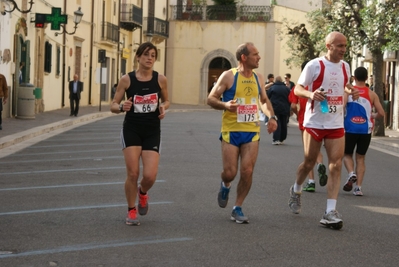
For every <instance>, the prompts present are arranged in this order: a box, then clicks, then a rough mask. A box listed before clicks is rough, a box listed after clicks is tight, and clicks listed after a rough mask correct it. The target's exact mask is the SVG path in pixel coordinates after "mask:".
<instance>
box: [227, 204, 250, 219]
mask: <svg viewBox="0 0 399 267" xmlns="http://www.w3.org/2000/svg"><path fill="white" fill-rule="evenodd" d="M230 220H232V221H236V223H249V220H248V217H247V216H244V213H242V210H241V207H235V208H234V209H233V211H232V212H231V218H230Z"/></svg>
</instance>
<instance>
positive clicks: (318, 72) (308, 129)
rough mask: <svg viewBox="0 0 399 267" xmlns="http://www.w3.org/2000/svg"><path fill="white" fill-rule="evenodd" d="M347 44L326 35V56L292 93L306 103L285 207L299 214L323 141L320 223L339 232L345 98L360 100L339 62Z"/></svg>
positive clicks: (343, 39) (314, 63) (311, 65)
mask: <svg viewBox="0 0 399 267" xmlns="http://www.w3.org/2000/svg"><path fill="white" fill-rule="evenodd" d="M346 42H347V40H346V37H345V36H344V35H343V34H342V33H340V32H331V33H330V34H328V35H327V37H326V48H327V54H326V55H325V56H323V57H320V58H316V59H313V60H311V61H310V62H309V63H308V64H306V66H305V68H304V70H303V71H302V73H301V75H300V77H299V80H298V84H297V85H296V86H295V89H294V90H295V91H294V93H295V95H297V96H299V97H305V98H307V99H308V101H307V103H306V109H305V117H304V123H303V125H304V127H305V131H304V133H303V143H304V158H305V159H304V161H303V162H302V163H301V164H300V165H299V166H298V169H297V172H296V173H297V176H296V180H295V183H294V185H293V186H291V188H290V199H289V202H288V205H289V207H290V209H291V211H292V212H293V213H296V214H298V213H300V211H301V194H302V184H303V182H304V181H305V180H306V176H307V175H308V174H309V171H310V170H311V169H312V168H313V167H314V165H315V163H316V159H317V156H318V154H319V152H320V147H321V145H322V142H323V140H324V144H325V148H326V151H327V157H328V166H329V174H330V175H329V177H328V182H327V207H326V210H325V213H324V214H323V216H322V219H321V220H320V223H321V224H323V225H326V226H329V227H333V228H334V229H341V228H342V226H343V222H342V216H341V214H339V213H338V211H337V210H336V205H337V199H338V193H339V188H340V182H341V168H342V157H343V156H344V148H345V132H344V95H345V93H347V94H350V95H353V99H355V100H356V99H358V98H359V91H358V90H357V89H355V88H354V87H353V86H352V85H351V84H350V83H349V78H350V76H351V75H350V67H349V64H348V63H347V62H345V61H343V60H342V59H343V57H344V54H345V52H346ZM306 87H307V89H306ZM321 88H324V91H323V90H320V89H321ZM323 100H327V102H328V112H327V113H324V112H322V110H321V104H320V103H321V101H323Z"/></svg>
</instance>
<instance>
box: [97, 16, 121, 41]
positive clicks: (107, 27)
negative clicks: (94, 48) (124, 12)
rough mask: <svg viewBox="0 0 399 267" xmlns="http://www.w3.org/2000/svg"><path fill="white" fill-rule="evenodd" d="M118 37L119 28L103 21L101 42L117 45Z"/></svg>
mask: <svg viewBox="0 0 399 267" xmlns="http://www.w3.org/2000/svg"><path fill="white" fill-rule="evenodd" d="M118 37H119V26H118V25H115V24H112V23H109V22H105V21H103V22H102V25H101V40H102V41H109V42H114V43H117V42H118Z"/></svg>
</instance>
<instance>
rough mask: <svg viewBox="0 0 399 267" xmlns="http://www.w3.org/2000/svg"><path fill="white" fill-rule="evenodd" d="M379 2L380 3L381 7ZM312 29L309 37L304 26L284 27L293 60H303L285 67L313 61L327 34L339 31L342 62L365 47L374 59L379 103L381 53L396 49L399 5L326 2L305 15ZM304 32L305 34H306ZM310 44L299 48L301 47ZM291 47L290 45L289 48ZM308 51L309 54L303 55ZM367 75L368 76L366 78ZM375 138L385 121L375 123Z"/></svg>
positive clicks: (348, 0)
mask: <svg viewBox="0 0 399 267" xmlns="http://www.w3.org/2000/svg"><path fill="white" fill-rule="evenodd" d="M380 2H382V3H380ZM308 20H309V23H310V25H311V28H312V29H314V30H313V31H311V32H310V33H308V34H302V35H301V33H303V32H305V31H304V29H305V30H306V28H305V25H299V26H296V27H299V28H297V29H299V30H298V31H296V30H295V27H290V26H287V28H288V34H290V33H291V36H290V38H289V43H291V42H293V43H294V44H299V45H296V46H295V45H291V47H290V48H291V49H292V51H293V52H292V57H302V58H300V59H299V60H294V59H292V58H291V59H289V60H286V62H287V63H296V64H295V65H297V66H298V62H303V61H304V60H306V59H310V58H304V56H305V55H306V56H310V57H312V56H313V57H316V55H318V53H320V52H321V51H325V48H324V47H325V45H324V38H325V36H326V33H328V32H331V31H339V32H341V33H343V34H344V35H345V36H346V37H347V40H348V47H347V48H348V49H347V53H346V55H345V60H346V61H348V62H351V58H352V57H355V56H356V57H357V56H361V51H362V48H363V47H364V46H366V47H367V48H368V49H369V50H370V52H371V54H372V56H373V73H372V74H373V77H374V88H375V89H374V90H375V92H376V93H377V95H378V97H379V99H380V101H381V103H382V101H383V96H384V85H383V80H382V79H383V73H382V70H383V64H384V61H383V52H384V51H385V50H398V49H399V38H397V36H398V35H399V4H398V3H397V0H385V1H384V0H379V1H378V0H372V1H367V0H336V1H333V0H327V1H325V6H323V8H321V9H318V10H315V11H312V12H310V13H309V14H308ZM306 32H307V30H306ZM306 42H312V44H308V45H301V43H306ZM289 46H290V45H289ZM303 49H307V50H308V51H303ZM369 75H370V74H369ZM373 134H374V135H375V136H384V135H385V129H384V121H383V119H378V120H376V122H375V127H374V132H373Z"/></svg>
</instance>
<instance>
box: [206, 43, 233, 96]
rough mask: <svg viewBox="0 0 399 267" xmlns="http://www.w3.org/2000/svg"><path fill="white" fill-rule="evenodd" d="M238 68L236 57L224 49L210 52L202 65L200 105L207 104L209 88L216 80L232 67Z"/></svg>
mask: <svg viewBox="0 0 399 267" xmlns="http://www.w3.org/2000/svg"><path fill="white" fill-rule="evenodd" d="M235 66H237V60H236V58H235V55H233V54H232V53H231V52H229V51H226V50H224V49H217V50H214V51H211V52H209V53H208V54H207V55H206V56H205V57H204V59H203V60H202V63H201V89H200V92H199V93H200V95H199V99H200V103H202V104H206V100H207V97H208V90H209V87H210V86H211V85H212V84H213V82H214V78H215V76H216V77H219V76H220V74H221V73H222V72H223V71H225V70H228V69H230V68H232V67H235Z"/></svg>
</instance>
